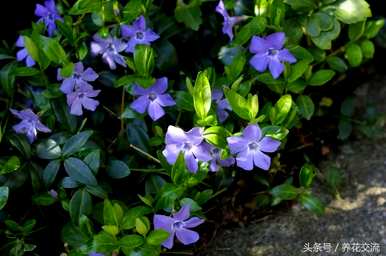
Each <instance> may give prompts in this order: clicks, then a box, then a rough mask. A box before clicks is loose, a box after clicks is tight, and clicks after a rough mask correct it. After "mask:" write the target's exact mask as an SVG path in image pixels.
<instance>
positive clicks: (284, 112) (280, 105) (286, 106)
mask: <svg viewBox="0 0 386 256" xmlns="http://www.w3.org/2000/svg"><path fill="white" fill-rule="evenodd" d="M291 107H292V97H291V95H289V94H287V95H284V96H282V97H281V98H280V99H279V100H278V101H277V102H276V104H275V106H274V107H273V108H272V109H271V113H270V119H271V122H272V124H274V125H280V124H282V123H283V122H284V121H285V119H286V118H287V116H288V114H289V112H290V110H291Z"/></svg>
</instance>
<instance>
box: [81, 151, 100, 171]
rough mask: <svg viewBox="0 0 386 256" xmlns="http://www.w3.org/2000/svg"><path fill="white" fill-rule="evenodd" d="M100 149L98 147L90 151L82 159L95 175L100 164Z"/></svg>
mask: <svg viewBox="0 0 386 256" xmlns="http://www.w3.org/2000/svg"><path fill="white" fill-rule="evenodd" d="M100 158H101V151H100V150H99V149H97V150H93V151H91V152H90V153H89V154H88V155H87V156H86V157H85V158H84V159H83V162H84V163H85V164H87V165H88V167H90V169H91V170H92V171H93V173H94V174H95V175H96V174H97V173H98V169H99V166H100Z"/></svg>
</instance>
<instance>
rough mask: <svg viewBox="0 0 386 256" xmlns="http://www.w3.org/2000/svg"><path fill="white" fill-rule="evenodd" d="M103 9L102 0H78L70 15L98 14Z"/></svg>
mask: <svg viewBox="0 0 386 256" xmlns="http://www.w3.org/2000/svg"><path fill="white" fill-rule="evenodd" d="M101 8H102V1H101V0H78V1H76V3H75V4H74V5H73V6H72V8H71V9H70V11H69V13H70V14H71V15H80V14H85V13H91V12H97V11H99V10H101Z"/></svg>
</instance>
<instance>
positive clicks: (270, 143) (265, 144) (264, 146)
mask: <svg viewBox="0 0 386 256" xmlns="http://www.w3.org/2000/svg"><path fill="white" fill-rule="evenodd" d="M279 147H280V141H278V140H274V139H272V138H270V137H264V138H263V139H262V140H261V141H260V142H259V149H260V150H261V151H263V152H275V151H276V150H277V149H278V148H279Z"/></svg>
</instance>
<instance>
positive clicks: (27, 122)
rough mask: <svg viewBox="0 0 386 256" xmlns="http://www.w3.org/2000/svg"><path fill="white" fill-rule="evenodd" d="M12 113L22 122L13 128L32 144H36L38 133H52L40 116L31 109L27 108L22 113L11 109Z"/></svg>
mask: <svg viewBox="0 0 386 256" xmlns="http://www.w3.org/2000/svg"><path fill="white" fill-rule="evenodd" d="M10 111H11V113H12V114H14V115H15V116H16V117H17V118H19V119H21V120H22V121H21V122H20V123H18V124H16V125H14V126H13V127H12V128H13V130H14V131H15V132H16V133H20V134H25V135H26V136H27V139H28V141H29V142H30V143H32V142H34V141H35V139H36V135H37V131H40V132H46V133H47V132H51V130H50V129H49V128H48V127H47V126H45V125H43V124H42V123H41V122H40V120H39V116H38V115H36V114H35V113H34V112H33V111H32V110H31V109H29V108H27V109H24V110H21V111H17V110H15V109H10Z"/></svg>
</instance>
